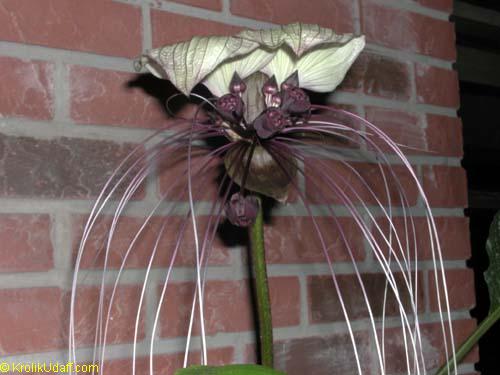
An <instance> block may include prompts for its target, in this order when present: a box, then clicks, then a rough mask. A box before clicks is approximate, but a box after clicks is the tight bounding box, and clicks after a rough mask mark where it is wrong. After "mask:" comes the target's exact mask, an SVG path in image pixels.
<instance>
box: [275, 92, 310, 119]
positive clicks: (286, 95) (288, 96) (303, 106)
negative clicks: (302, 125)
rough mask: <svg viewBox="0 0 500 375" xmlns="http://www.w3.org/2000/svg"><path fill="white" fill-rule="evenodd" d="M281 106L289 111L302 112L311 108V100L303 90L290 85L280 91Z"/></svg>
mask: <svg viewBox="0 0 500 375" xmlns="http://www.w3.org/2000/svg"><path fill="white" fill-rule="evenodd" d="M281 100H282V101H281V108H282V109H283V111H287V112H290V113H304V112H307V111H309V109H310V108H311V101H310V100H309V96H308V95H307V94H306V93H305V92H304V90H302V89H300V88H298V87H290V88H288V89H285V90H283V91H282V92H281Z"/></svg>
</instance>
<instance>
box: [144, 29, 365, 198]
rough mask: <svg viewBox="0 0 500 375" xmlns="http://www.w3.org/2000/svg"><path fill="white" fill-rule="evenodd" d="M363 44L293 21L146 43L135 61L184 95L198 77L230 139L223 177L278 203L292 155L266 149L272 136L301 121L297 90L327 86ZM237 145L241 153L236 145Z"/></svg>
mask: <svg viewBox="0 0 500 375" xmlns="http://www.w3.org/2000/svg"><path fill="white" fill-rule="evenodd" d="M364 45H365V40H364V37H363V36H354V35H351V34H336V33H335V32H334V31H333V30H330V29H326V28H322V27H319V26H316V25H306V24H300V23H296V24H291V25H286V26H281V27H279V28H277V29H269V30H257V31H253V30H246V31H243V32H241V33H239V34H236V35H234V36H227V37H222V36H209V37H195V38H193V39H192V40H190V41H187V42H182V43H177V44H174V45H170V46H166V47H161V48H157V49H153V50H151V51H149V52H147V53H146V54H145V55H143V56H142V57H141V58H140V59H139V60H137V66H138V68H142V67H145V68H146V69H147V70H149V71H150V72H151V73H153V74H154V75H155V76H157V77H159V78H164V79H168V80H170V81H171V82H172V83H173V84H174V85H175V86H176V87H177V88H178V89H179V90H180V91H181V92H182V93H184V94H185V95H189V94H190V93H191V91H192V90H193V88H194V87H195V86H196V85H197V84H200V83H201V84H203V85H205V86H206V87H207V88H208V89H209V90H210V91H211V92H212V94H214V96H215V97H217V100H216V101H215V105H214V108H215V113H216V117H217V118H218V122H217V123H218V125H219V126H220V128H221V129H222V130H223V131H224V134H225V135H226V137H227V138H228V139H229V140H230V141H233V142H234V144H235V147H234V148H232V149H229V150H228V151H227V152H226V154H225V156H224V164H225V165H226V168H227V171H228V173H229V176H230V177H231V178H232V179H233V180H234V181H235V182H236V183H238V184H239V185H240V186H241V187H242V189H243V188H244V189H246V190H248V191H252V192H258V193H261V194H264V195H266V196H269V197H272V198H275V199H277V200H279V201H281V202H285V201H287V198H288V193H289V190H290V187H291V183H292V181H293V180H294V179H295V178H296V175H297V160H296V158H295V157H294V156H293V155H292V154H288V155H283V156H284V159H283V160H281V162H280V161H279V160H278V159H279V158H280V157H278V158H277V157H276V156H273V155H272V153H273V152H274V151H271V150H270V148H272V147H274V146H277V143H276V142H274V143H273V142H272V140H271V138H272V137H275V136H277V135H279V134H281V133H282V132H283V131H284V130H285V129H286V128H289V127H293V126H295V125H297V124H298V123H300V122H303V121H304V120H305V119H306V118H307V116H308V114H309V111H310V101H309V97H308V95H307V94H306V92H305V91H304V89H306V90H311V91H316V92H329V91H333V90H334V89H335V88H336V87H337V86H338V85H339V83H340V82H341V81H342V79H343V78H344V76H345V74H346V72H347V71H348V69H349V68H350V66H351V65H352V63H353V62H354V60H355V59H356V57H357V56H358V55H359V53H360V52H361V50H362V49H363V47H364ZM241 144H243V145H245V146H246V148H247V152H245V151H243V152H242V151H241V150H240V147H239V146H240V145H241ZM236 146H238V147H236ZM281 148H283V147H281ZM250 149H252V158H250V159H248V158H247V157H246V156H245V155H247V154H248V151H249V150H250ZM282 151H286V150H282ZM274 153H275V152H274ZM280 154H282V152H280ZM247 159H248V160H247ZM245 161H246V162H247V163H249V165H248V166H246V165H245ZM246 169H248V170H249V173H248V174H247V178H246V181H245V185H244V186H242V185H243V184H242V181H241V178H242V176H243V174H244V171H245V170H246Z"/></svg>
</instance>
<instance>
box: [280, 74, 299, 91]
mask: <svg viewBox="0 0 500 375" xmlns="http://www.w3.org/2000/svg"><path fill="white" fill-rule="evenodd" d="M292 87H299V71H298V70H296V71H295V72H293V73H292V74H290V76H289V77H288V78H287V79H285V80H284V81H283V83H282V84H281V90H282V91H283V90H288V89H290V88H292Z"/></svg>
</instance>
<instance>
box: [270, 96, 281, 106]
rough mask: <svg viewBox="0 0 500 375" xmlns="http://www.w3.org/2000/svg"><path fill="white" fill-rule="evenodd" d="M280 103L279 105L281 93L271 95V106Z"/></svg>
mask: <svg viewBox="0 0 500 375" xmlns="http://www.w3.org/2000/svg"><path fill="white" fill-rule="evenodd" d="M280 105H281V95H280V94H279V93H278V94H274V95H273V96H271V106H273V107H279V106H280Z"/></svg>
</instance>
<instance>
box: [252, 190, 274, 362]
mask: <svg viewBox="0 0 500 375" xmlns="http://www.w3.org/2000/svg"><path fill="white" fill-rule="evenodd" d="M258 200H259V212H258V214H257V218H256V219H255V222H254V223H253V224H252V227H251V228H250V237H251V238H250V242H251V259H252V267H253V273H254V278H255V293H256V297H257V314H258V327H259V338H260V354H261V360H262V364H263V365H264V366H267V367H273V323H272V318H271V302H270V297H269V286H268V282H267V269H266V254H265V248H264V218H263V215H262V201H261V199H260V198H258Z"/></svg>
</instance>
